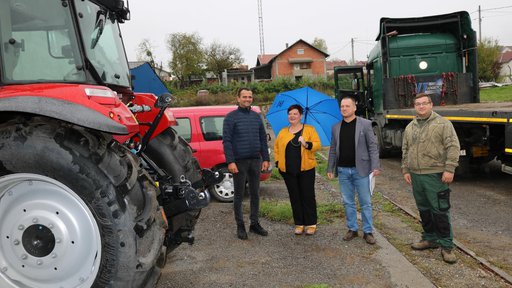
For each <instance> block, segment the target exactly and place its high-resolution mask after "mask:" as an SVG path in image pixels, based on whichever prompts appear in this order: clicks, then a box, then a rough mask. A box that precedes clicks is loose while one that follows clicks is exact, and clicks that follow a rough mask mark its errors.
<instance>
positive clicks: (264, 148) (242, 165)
mask: <svg viewBox="0 0 512 288" xmlns="http://www.w3.org/2000/svg"><path fill="white" fill-rule="evenodd" d="M252 101H253V97H252V91H251V90H250V89H249V88H240V89H239V90H238V95H237V102H238V108H237V109H236V110H234V111H232V112H230V113H228V115H226V118H225V119H224V128H223V132H222V137H223V141H222V143H223V144H224V154H225V155H226V163H228V170H229V172H230V173H232V174H233V181H234V184H235V187H234V188H235V197H234V200H233V206H234V212H235V221H236V224H237V236H238V238H240V239H242V240H245V239H247V232H246V231H245V224H244V218H243V211H242V201H243V196H244V190H245V183H246V182H248V183H249V194H250V197H251V215H250V220H251V225H250V226H249V231H250V232H253V233H256V234H258V235H261V236H267V235H268V232H267V231H266V230H265V229H263V227H261V225H260V223H259V220H258V214H259V206H260V203H259V200H260V196H259V190H260V172H261V171H266V170H268V168H269V163H270V162H269V161H270V157H269V154H268V145H267V133H266V131H265V127H264V126H263V121H262V120H261V118H260V115H259V114H258V113H256V112H254V111H252V110H251V104H252Z"/></svg>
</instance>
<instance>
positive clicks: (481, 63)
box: [477, 38, 501, 82]
mask: <svg viewBox="0 0 512 288" xmlns="http://www.w3.org/2000/svg"><path fill="white" fill-rule="evenodd" d="M477 54H478V74H479V75H478V79H479V80H480V81H484V82H489V81H496V80H497V79H498V76H499V75H500V70H501V64H500V63H499V56H500V47H499V45H498V41H497V40H492V39H488V38H486V39H484V40H483V41H482V42H480V43H478V48H477Z"/></svg>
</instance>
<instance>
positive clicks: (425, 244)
mask: <svg viewBox="0 0 512 288" xmlns="http://www.w3.org/2000/svg"><path fill="white" fill-rule="evenodd" d="M411 248H412V249H413V250H426V249H436V248H439V245H438V244H437V243H435V242H430V241H427V240H421V241H420V242H417V243H413V244H412V245H411Z"/></svg>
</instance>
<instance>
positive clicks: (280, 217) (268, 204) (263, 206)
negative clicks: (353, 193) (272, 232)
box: [260, 200, 344, 224]
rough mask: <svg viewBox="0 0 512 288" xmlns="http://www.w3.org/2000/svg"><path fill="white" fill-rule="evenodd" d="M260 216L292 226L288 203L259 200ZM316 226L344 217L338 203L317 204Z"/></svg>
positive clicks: (290, 208)
mask: <svg viewBox="0 0 512 288" xmlns="http://www.w3.org/2000/svg"><path fill="white" fill-rule="evenodd" d="M260 214H261V216H263V217H265V218H267V219H269V220H271V221H277V222H283V223H288V224H293V214H292V207H291V205H290V202H287V201H274V200H261V201H260ZM317 214H318V224H327V223H332V222H334V220H335V219H340V218H341V217H343V216H344V211H343V207H342V206H341V205H340V204H338V203H327V204H319V203H317Z"/></svg>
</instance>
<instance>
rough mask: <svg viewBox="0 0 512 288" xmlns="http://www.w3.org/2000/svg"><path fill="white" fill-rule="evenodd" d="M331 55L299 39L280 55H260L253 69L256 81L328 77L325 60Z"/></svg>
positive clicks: (287, 46)
mask: <svg viewBox="0 0 512 288" xmlns="http://www.w3.org/2000/svg"><path fill="white" fill-rule="evenodd" d="M327 57H329V54H327V53H325V52H324V51H322V50H320V49H318V48H316V47H314V46H313V45H311V44H309V43H308V42H306V41H304V40H302V39H299V40H298V41H297V42H295V43H293V44H292V45H286V48H285V49H284V50H283V51H281V52H280V53H279V54H265V55H258V59H257V61H256V67H253V68H252V70H253V71H254V78H255V79H256V80H274V79H277V78H282V77H287V78H293V79H295V80H300V79H302V78H306V77H309V78H315V77H322V78H326V77H327V67H326V60H325V58H327Z"/></svg>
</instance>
